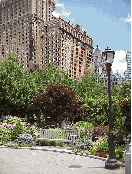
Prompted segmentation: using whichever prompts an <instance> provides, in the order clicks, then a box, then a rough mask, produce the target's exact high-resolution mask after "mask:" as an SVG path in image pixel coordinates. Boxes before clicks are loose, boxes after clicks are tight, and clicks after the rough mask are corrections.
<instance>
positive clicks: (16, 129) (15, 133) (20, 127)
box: [11, 120, 23, 140]
mask: <svg viewBox="0 0 132 174" xmlns="http://www.w3.org/2000/svg"><path fill="white" fill-rule="evenodd" d="M22 132H23V125H22V124H21V122H20V120H18V122H17V123H16V125H15V127H14V128H13V130H12V132H11V139H12V140H15V139H16V138H17V136H18V135H19V134H21V133H22Z"/></svg>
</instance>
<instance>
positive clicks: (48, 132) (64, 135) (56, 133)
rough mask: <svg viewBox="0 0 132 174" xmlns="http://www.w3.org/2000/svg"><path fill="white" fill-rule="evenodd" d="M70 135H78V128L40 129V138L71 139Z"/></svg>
mask: <svg viewBox="0 0 132 174" xmlns="http://www.w3.org/2000/svg"><path fill="white" fill-rule="evenodd" d="M71 135H77V136H78V138H79V137H80V130H58V129H42V128H41V129H40V138H47V139H66V140H71Z"/></svg>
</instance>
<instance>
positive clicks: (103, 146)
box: [90, 139, 109, 154]
mask: <svg viewBox="0 0 132 174" xmlns="http://www.w3.org/2000/svg"><path fill="white" fill-rule="evenodd" d="M108 151H109V148H108V140H107V139H103V140H101V141H100V142H97V144H95V145H94V147H93V148H92V149H91V150H90V152H91V153H92V154H96V153H99V152H107V153H108Z"/></svg>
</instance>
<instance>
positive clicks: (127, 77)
mask: <svg viewBox="0 0 132 174" xmlns="http://www.w3.org/2000/svg"><path fill="white" fill-rule="evenodd" d="M126 62H127V70H126V71H125V73H124V75H125V80H126V81H129V82H130V81H131V52H127V53H126Z"/></svg>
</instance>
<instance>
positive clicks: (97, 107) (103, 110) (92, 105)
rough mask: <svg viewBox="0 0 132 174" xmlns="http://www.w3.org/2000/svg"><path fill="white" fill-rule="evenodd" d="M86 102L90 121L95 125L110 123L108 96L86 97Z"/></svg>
mask: <svg viewBox="0 0 132 174" xmlns="http://www.w3.org/2000/svg"><path fill="white" fill-rule="evenodd" d="M84 103H85V104H84V105H83V107H84V108H85V110H86V112H87V113H88V117H87V120H88V121H89V122H92V123H93V124H94V126H97V125H103V124H108V96H106V95H105V96H103V95H101V96H95V97H94V98H93V97H89V98H88V97H86V98H85V101H84Z"/></svg>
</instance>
